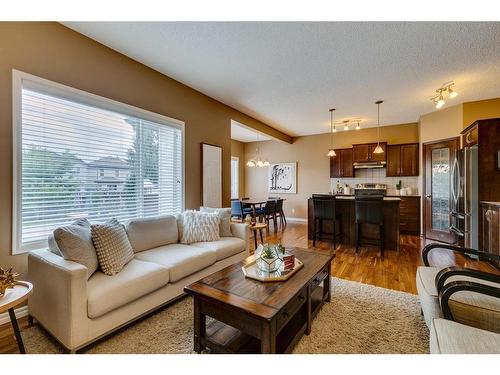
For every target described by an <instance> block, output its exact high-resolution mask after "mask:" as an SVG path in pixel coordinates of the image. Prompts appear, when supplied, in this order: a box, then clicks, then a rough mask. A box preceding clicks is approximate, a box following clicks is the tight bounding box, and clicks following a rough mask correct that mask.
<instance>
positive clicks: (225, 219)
mask: <svg viewBox="0 0 500 375" xmlns="http://www.w3.org/2000/svg"><path fill="white" fill-rule="evenodd" d="M200 212H209V213H212V212H215V213H216V214H217V215H219V220H220V224H219V234H220V236H221V237H232V236H233V234H232V233H231V208H212V207H200Z"/></svg>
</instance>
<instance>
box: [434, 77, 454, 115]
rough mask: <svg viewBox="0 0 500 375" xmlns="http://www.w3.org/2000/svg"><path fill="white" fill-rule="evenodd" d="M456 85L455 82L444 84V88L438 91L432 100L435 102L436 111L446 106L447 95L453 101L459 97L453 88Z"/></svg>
mask: <svg viewBox="0 0 500 375" xmlns="http://www.w3.org/2000/svg"><path fill="white" fill-rule="evenodd" d="M454 84H455V83H454V82H449V83H446V84H444V85H443V86H441V87H440V88H438V89H437V90H436V95H434V96H433V97H432V98H431V100H432V101H433V103H434V106H435V107H436V109H439V108H441V107H443V106H444V104H445V101H444V97H445V95H447V96H448V97H449V98H450V99H453V98H456V97H457V95H458V92H456V91H455V90H453V88H452V87H453V85H454Z"/></svg>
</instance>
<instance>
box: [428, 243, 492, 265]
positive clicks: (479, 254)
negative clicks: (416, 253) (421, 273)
mask: <svg viewBox="0 0 500 375" xmlns="http://www.w3.org/2000/svg"><path fill="white" fill-rule="evenodd" d="M434 249H443V250H450V251H456V252H459V253H462V254H464V255H476V256H477V257H478V259H479V260H500V256H499V255H496V254H492V253H487V252H484V251H481V250H476V249H469V248H466V247H459V246H454V245H447V244H442V243H431V244H428V245H426V246H425V247H424V248H423V249H422V261H423V262H424V265H425V266H427V267H429V265H430V263H429V253H430V252H431V251H432V250H434Z"/></svg>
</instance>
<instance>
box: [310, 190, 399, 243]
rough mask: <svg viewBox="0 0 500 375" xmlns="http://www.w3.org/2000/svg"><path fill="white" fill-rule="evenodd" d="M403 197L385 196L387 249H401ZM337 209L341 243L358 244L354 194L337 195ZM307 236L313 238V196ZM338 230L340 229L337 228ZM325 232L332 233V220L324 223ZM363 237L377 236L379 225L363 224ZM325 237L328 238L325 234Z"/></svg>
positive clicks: (384, 213) (384, 214)
mask: <svg viewBox="0 0 500 375" xmlns="http://www.w3.org/2000/svg"><path fill="white" fill-rule="evenodd" d="M400 201H401V199H400V198H396V197H384V205H383V216H384V242H385V249H386V250H399V204H400ZM335 207H336V208H335V209H336V211H337V215H339V216H340V232H341V236H340V237H339V241H338V242H339V243H341V244H343V245H347V246H356V237H355V219H356V211H355V208H354V196H348V195H337V196H336V200H335ZM307 224H308V227H307V237H308V239H309V240H312V239H313V201H312V198H309V199H308V202H307ZM337 230H338V229H337ZM323 232H324V233H332V232H333V226H332V223H331V222H326V221H325V222H324V223H323ZM361 237H362V238H377V237H378V227H376V226H374V225H369V224H363V225H362V226H361ZM325 238H328V237H327V236H326V235H325Z"/></svg>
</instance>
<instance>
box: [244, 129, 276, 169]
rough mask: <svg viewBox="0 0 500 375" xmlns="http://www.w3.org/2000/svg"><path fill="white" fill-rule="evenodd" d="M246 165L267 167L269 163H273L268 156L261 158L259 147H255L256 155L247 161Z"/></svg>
mask: <svg viewBox="0 0 500 375" xmlns="http://www.w3.org/2000/svg"><path fill="white" fill-rule="evenodd" d="M257 142H259V134H257ZM246 165H247V167H250V168H253V167H259V168H265V167H269V165H271V164H270V163H269V161H268V160H267V158H266V159H263V158H261V156H260V150H259V148H258V147H257V148H256V149H255V154H254V156H253V157H252V158H250V159H249V160H248V161H247V164H246Z"/></svg>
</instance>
